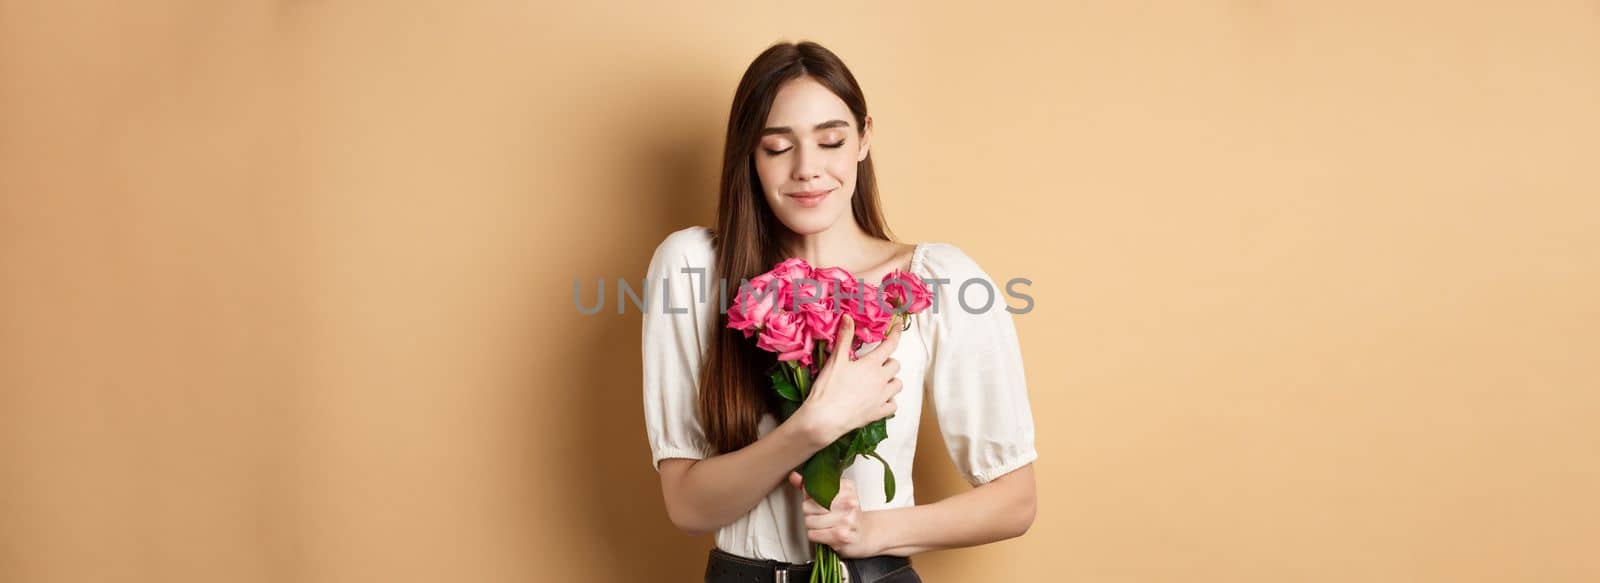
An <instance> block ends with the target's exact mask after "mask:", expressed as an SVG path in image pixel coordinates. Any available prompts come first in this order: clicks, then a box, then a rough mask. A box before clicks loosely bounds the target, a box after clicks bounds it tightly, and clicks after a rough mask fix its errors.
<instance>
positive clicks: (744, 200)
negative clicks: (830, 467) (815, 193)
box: [700, 41, 890, 453]
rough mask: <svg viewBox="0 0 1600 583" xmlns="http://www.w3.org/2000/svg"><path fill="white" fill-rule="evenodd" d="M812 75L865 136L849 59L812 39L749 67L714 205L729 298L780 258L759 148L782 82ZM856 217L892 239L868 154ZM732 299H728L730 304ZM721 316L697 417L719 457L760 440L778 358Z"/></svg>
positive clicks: (863, 108)
mask: <svg viewBox="0 0 1600 583" xmlns="http://www.w3.org/2000/svg"><path fill="white" fill-rule="evenodd" d="M802 75H804V76H809V77H811V78H813V79H815V80H816V81H817V82H818V83H821V84H822V86H824V87H827V88H828V89H829V90H830V91H832V92H833V94H834V95H837V96H839V99H841V100H843V101H844V103H845V105H846V106H848V107H849V108H850V113H851V115H852V116H854V117H855V120H856V128H857V131H858V132H861V133H864V132H865V131H866V117H867V100H866V97H865V96H864V95H863V94H862V92H861V86H860V85H858V84H857V83H856V78H855V76H854V75H851V74H850V69H849V68H847V67H845V66H844V61H842V60H840V59H839V57H838V56H837V55H835V54H833V52H832V51H829V50H828V49H826V48H823V47H822V45H819V44H817V43H814V42H809V41H806V42H800V43H787V42H785V43H778V44H775V45H772V46H771V47H769V48H768V49H767V50H765V51H763V52H762V53H761V54H760V55H758V56H756V58H755V60H754V61H752V62H751V63H750V67H749V68H747V69H745V72H744V77H743V78H742V79H740V80H739V88H738V89H737V90H736V91H735V92H734V95H733V109H732V111H730V112H729V113H728V135H727V140H726V142H725V144H724V147H723V156H722V184H721V187H720V189H719V190H720V197H719V199H718V203H717V229H716V230H715V232H714V235H713V237H714V238H713V242H714V244H715V246H716V253H717V259H716V261H717V277H719V278H721V279H722V281H724V282H726V284H725V285H726V286H727V287H728V294H729V296H732V295H733V294H734V293H736V292H737V291H738V286H739V284H740V283H741V282H743V281H746V280H748V279H750V278H752V277H755V276H757V275H760V274H761V273H764V272H766V271H767V270H768V269H771V268H772V266H773V265H774V264H776V263H778V262H779V261H782V260H783V259H784V257H782V256H781V255H782V250H781V249H779V241H780V239H779V234H780V232H781V230H782V229H785V228H787V227H784V226H783V225H782V224H781V223H779V222H778V218H777V216H775V215H774V214H773V213H772V208H771V207H769V206H768V205H767V199H766V197H765V195H764V193H763V192H762V190H761V181H760V180H758V179H757V177H756V167H755V158H754V155H755V149H756V147H757V146H758V145H759V143H760V141H761V130H762V128H763V126H764V125H765V124H766V121H767V114H768V113H769V112H770V111H771V110H772V100H773V97H774V96H776V95H777V93H778V88H779V87H780V86H781V85H783V84H784V82H786V81H789V80H792V79H797V78H799V77H801V76H802ZM850 210H851V214H852V215H854V217H855V221H856V224H857V225H860V226H861V229H862V230H863V231H866V233H867V234H868V235H871V236H873V237H877V238H879V239H884V240H890V235H889V227H888V225H887V223H886V222H885V221H884V218H883V211H882V209H881V208H879V205H878V185H877V179H876V178H875V177H874V175H873V172H872V154H871V152H870V151H869V152H868V153H867V156H866V157H865V158H863V159H862V160H861V161H860V162H859V163H857V167H856V185H855V197H854V199H853V200H852V202H851V207H850ZM730 301H731V300H730ZM722 324H723V322H722V320H721V318H719V319H718V325H717V326H716V332H715V333H713V334H712V335H711V345H710V346H709V347H708V348H709V349H708V351H707V356H706V361H705V363H704V365H703V367H704V368H703V369H702V370H701V373H702V374H701V375H700V420H701V425H702V426H703V427H704V428H705V433H706V441H708V442H709V443H710V444H711V446H712V447H715V448H716V449H717V451H718V452H719V453H726V452H731V451H734V450H738V449H740V448H743V447H744V446H746V445H750V444H751V443H753V442H755V440H756V437H757V433H758V427H757V426H758V424H759V423H760V421H761V417H762V415H763V414H765V413H767V412H769V411H772V409H771V406H772V403H771V401H770V399H769V397H768V396H767V393H770V392H771V391H769V390H766V387H767V385H768V384H769V382H770V381H768V380H767V379H766V378H765V375H764V372H765V371H766V370H767V369H768V368H769V367H770V366H771V365H772V364H773V362H775V360H774V358H775V357H774V356H773V355H772V354H770V353H767V352H763V351H761V350H760V349H757V348H756V347H755V343H754V342H751V341H750V340H748V339H746V338H744V335H743V334H742V333H740V332H738V331H736V330H732V329H729V328H728V327H727V326H725V325H722Z"/></svg>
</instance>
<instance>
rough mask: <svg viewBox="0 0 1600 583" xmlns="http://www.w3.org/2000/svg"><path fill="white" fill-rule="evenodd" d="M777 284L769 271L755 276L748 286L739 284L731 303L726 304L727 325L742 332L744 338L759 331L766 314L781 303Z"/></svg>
mask: <svg viewBox="0 0 1600 583" xmlns="http://www.w3.org/2000/svg"><path fill="white" fill-rule="evenodd" d="M777 285H778V282H777V281H776V280H775V279H774V278H773V277H772V274H771V273H763V274H761V275H758V276H756V277H755V278H754V279H751V280H750V284H749V285H748V286H745V285H743V284H741V285H740V290H739V293H738V295H736V296H734V298H733V305H731V306H728V327H729V328H733V329H734V330H739V331H741V332H744V337H745V338H749V337H750V336H751V335H752V334H755V333H756V332H759V331H760V330H761V327H762V326H763V325H765V323H766V321H767V316H768V315H769V314H771V313H772V310H773V309H774V308H777V307H778V306H780V305H781V304H780V303H779V301H780V298H779V294H778V292H779V291H780V289H779V288H778V287H776V286H777Z"/></svg>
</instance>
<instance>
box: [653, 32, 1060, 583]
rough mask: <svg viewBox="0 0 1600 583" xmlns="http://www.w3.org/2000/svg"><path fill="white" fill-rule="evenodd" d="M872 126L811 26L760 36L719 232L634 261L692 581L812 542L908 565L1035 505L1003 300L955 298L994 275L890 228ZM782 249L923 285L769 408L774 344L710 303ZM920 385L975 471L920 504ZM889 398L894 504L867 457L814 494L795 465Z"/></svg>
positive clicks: (754, 569)
mask: <svg viewBox="0 0 1600 583" xmlns="http://www.w3.org/2000/svg"><path fill="white" fill-rule="evenodd" d="M871 141H872V118H871V117H870V116H868V115H867V107H866V101H865V99H864V98H863V96H862V92H861V88H860V87H859V86H858V85H857V84H856V80H855V78H854V77H853V76H852V75H851V74H850V71H849V70H848V69H847V68H845V66H844V63H843V62H841V61H840V60H839V58H838V57H837V56H835V55H834V54H833V53H832V52H829V51H828V50H827V49H825V48H823V47H821V46H819V45H817V44H815V43H810V42H802V43H798V44H794V43H781V44H777V45H774V46H772V47H771V48H769V49H767V50H766V51H765V52H763V53H761V55H759V56H757V57H756V59H755V61H754V62H752V63H751V64H750V67H749V69H748V70H746V71H745V74H744V77H743V79H741V80H740V82H739V87H738V90H737V91H736V93H735V95H734V101H733V109H732V112H731V113H730V116H729V119H728V134H727V143H726V147H725V151H724V157H723V170H722V183H721V188H720V190H721V199H720V202H719V206H718V209H717V214H718V217H717V230H716V231H714V232H713V231H711V230H708V229H706V228H703V227H691V228H688V229H684V230H681V231H678V232H675V233H673V234H672V235H670V236H668V237H667V239H666V240H665V241H663V242H662V243H661V245H660V246H659V247H658V248H657V249H656V251H655V255H654V257H652V259H651V261H650V267H649V271H648V276H647V277H648V279H647V280H646V282H647V284H648V285H650V286H654V285H663V286H664V289H663V290H662V293H661V294H659V295H658V294H652V298H653V299H655V300H662V299H665V301H666V303H657V304H652V305H653V307H650V308H649V309H647V310H646V313H645V315H644V322H643V355H644V397H645V426H646V433H647V437H648V438H649V441H650V446H651V452H652V455H653V457H654V463H655V465H656V469H657V471H658V472H659V473H660V477H661V488H662V493H663V496H664V498H665V500H666V507H667V514H668V516H669V518H670V519H671V520H672V522H673V524H675V525H677V526H678V527H679V528H680V529H682V530H684V531H686V532H688V533H691V534H698V533H709V532H715V533H716V548H714V549H712V550H711V556H710V557H709V559H708V562H707V566H706V581H707V582H709V583H715V582H720V581H803V580H805V578H806V577H809V575H810V561H811V559H812V557H813V556H814V554H813V546H812V545H813V543H823V544H827V545H829V546H831V547H833V549H834V550H835V551H837V552H838V554H839V555H840V557H842V558H844V559H845V561H844V562H845V565H846V571H847V573H846V576H847V578H848V580H850V581H855V582H858V583H871V582H874V581H885V582H904V581H921V579H920V578H919V577H918V575H917V574H916V572H915V570H914V569H913V568H912V567H911V564H910V559H909V558H908V557H910V556H911V555H912V554H914V553H918V552H922V551H928V550H935V549H944V548H952V547H962V546H973V545H980V544H984V543H988V542H993V541H997V540H1002V539H1006V538H1010V537H1015V536H1019V535H1021V534H1022V533H1023V532H1025V531H1026V530H1027V529H1028V526H1029V525H1030V524H1031V523H1032V522H1033V515H1034V478H1033V466H1032V462H1033V461H1034V460H1035V459H1037V457H1038V454H1037V453H1036V451H1035V450H1034V443H1033V440H1034V430H1033V419H1032V415H1031V411H1030V409H1029V405H1028V396H1027V390H1026V387H1025V385H1024V379H1023V369H1022V358H1021V350H1020V349H1019V347H1018V345H1017V338H1016V332H1015V327H1014V325H1013V322H1012V320H1011V315H1010V313H1008V312H1007V311H1006V310H1005V309H1004V308H1005V302H1004V301H1003V300H998V299H996V300H995V301H994V302H993V303H992V304H991V305H990V306H988V309H984V310H976V309H972V307H971V306H975V305H982V304H983V303H984V302H983V301H982V300H981V299H973V300H972V301H971V302H970V304H969V303H967V302H961V301H960V300H959V299H958V298H957V296H958V293H957V290H958V289H961V290H963V291H965V293H966V294H967V296H968V297H969V298H974V297H977V296H979V295H980V294H978V293H976V292H972V291H970V290H966V289H965V288H966V287H981V286H979V285H971V286H963V284H964V283H965V282H968V281H973V283H974V284H986V285H987V286H988V288H987V289H988V290H989V291H990V292H991V296H990V297H993V291H994V290H996V289H997V288H996V287H995V286H994V281H993V280H992V279H990V278H989V276H988V275H987V274H986V273H984V271H983V270H982V269H980V268H979V267H978V265H977V264H976V263H974V262H973V260H972V259H971V258H970V257H968V256H967V255H966V254H965V253H963V252H962V251H961V250H960V249H959V248H957V247H955V246H954V245H949V244H944V243H932V242H925V243H921V244H917V245H908V244H904V243H899V242H896V241H894V240H892V238H891V237H890V235H889V232H888V228H887V226H886V225H885V221H884V219H883V215H882V213H881V211H880V210H879V205H878V193H877V187H876V183H875V180H874V178H873V171H872V158H871V157H870V156H869V154H868V151H869V148H870V145H871ZM788 257H799V258H802V259H805V260H806V261H807V262H808V263H810V264H811V265H813V266H815V267H818V268H821V267H829V266H837V267H842V268H844V269H846V270H849V271H850V272H851V273H853V274H855V275H856V276H857V277H859V278H861V279H862V280H865V281H867V282H872V283H877V282H880V281H881V280H882V279H883V277H884V275H886V274H888V273H889V272H891V271H895V270H905V271H910V272H912V273H913V274H915V275H917V276H920V277H922V278H923V279H924V280H927V281H934V282H935V283H934V285H935V286H936V287H938V289H936V298H935V303H934V307H933V309H930V310H926V311H923V312H921V313H918V314H916V315H915V316H913V317H912V326H911V328H909V329H908V330H906V331H904V332H895V333H893V334H891V335H890V336H889V337H888V338H886V339H885V340H884V341H883V342H881V343H879V344H877V345H876V346H874V345H868V346H864V347H863V349H862V351H861V353H860V356H859V358H858V359H856V360H851V359H849V358H838V359H831V360H830V361H829V362H828V363H827V364H826V365H824V367H823V371H822V373H821V374H820V375H819V376H818V378H817V380H816V382H815V385H814V387H813V388H812V392H811V394H810V396H809V397H808V398H807V399H806V400H805V401H804V403H803V405H802V406H801V407H800V409H799V411H797V412H795V413H794V414H793V415H792V416H790V417H789V418H788V419H787V420H785V421H784V422H783V423H782V424H779V423H777V421H776V419H777V418H776V416H775V415H774V414H773V412H772V410H771V409H770V408H769V407H770V403H769V401H768V400H767V397H766V395H767V393H770V392H771V391H770V389H769V388H768V381H767V379H765V378H764V377H763V376H762V371H763V370H765V369H766V368H768V367H769V366H771V364H772V358H773V357H772V355H771V354H770V353H765V352H762V351H760V350H758V349H756V348H755V347H754V343H753V342H751V341H749V340H748V339H746V338H744V337H743V335H742V334H741V333H739V332H737V331H734V330H731V329H729V328H727V326H726V320H725V317H726V316H725V315H724V313H725V311H726V308H725V307H724V306H725V305H726V301H727V300H726V297H728V295H731V294H728V293H727V290H728V288H733V291H737V286H738V284H739V282H740V281H743V280H746V279H749V278H752V277H754V276H756V275H759V274H761V273H763V272H765V271H767V270H768V269H770V268H771V267H772V266H773V265H774V264H776V263H778V262H779V261H781V260H782V259H784V258H788ZM701 270H704V271H701ZM647 289H653V288H652V287H647ZM851 326H853V323H851V322H850V321H849V320H848V319H846V320H845V321H844V322H843V323H842V324H841V327H842V328H845V329H846V330H848V328H849V327H851ZM848 334H850V332H849V331H843V332H841V337H844V338H848V337H849V336H848ZM907 388H909V389H911V390H904V389H907ZM924 391H926V393H927V395H928V396H929V398H930V399H932V405H933V409H934V411H935V412H936V415H937V416H938V419H939V426H940V429H941V430H942V431H943V436H944V442H945V445H946V447H947V448H948V449H949V452H950V456H951V459H952V460H954V462H955V465H956V467H957V468H958V469H959V470H960V471H961V472H962V473H963V474H964V475H965V477H966V478H967V480H968V481H969V482H970V483H972V484H973V485H974V486H976V487H975V488H974V489H972V490H970V491H967V492H963V493H961V494H959V495H956V496H952V497H950V498H947V499H944V500H941V501H939V502H937V503H934V504H925V505H921V506H918V505H915V503H914V498H913V487H912V483H911V462H912V457H913V455H914V453H915V450H916V437H917V426H918V424H919V421H920V413H921V410H922V396H923V393H924ZM896 411H900V412H902V414H899V415H895V417H894V418H892V419H890V420H889V422H888V429H889V431H888V433H889V437H888V439H887V440H886V441H884V442H882V443H881V444H879V445H878V452H879V454H880V455H882V456H883V457H884V458H885V459H886V460H887V461H888V462H889V463H890V465H891V466H892V467H893V470H894V474H895V475H896V476H897V477H898V491H897V493H896V497H895V498H894V500H893V501H886V500H885V496H884V492H883V488H882V487H881V484H882V483H883V469H882V467H881V466H880V465H879V464H873V463H857V464H854V465H852V466H851V467H850V468H849V469H847V470H846V471H845V473H844V479H843V480H842V481H841V487H840V492H839V494H838V496H837V497H836V498H835V499H834V502H833V504H832V505H831V508H823V507H822V506H821V505H819V504H817V503H816V502H815V501H812V500H811V499H810V498H809V497H807V496H806V495H805V490H804V488H803V487H802V486H801V482H800V476H799V474H798V473H796V472H794V469H795V468H797V467H799V466H800V465H801V464H802V463H803V462H804V461H805V460H806V458H808V457H810V456H811V454H812V453H814V452H816V451H818V450H820V449H822V447H823V446H824V445H825V444H827V443H829V442H832V441H833V440H834V439H837V438H838V437H839V436H841V435H843V434H844V433H845V432H847V431H849V430H851V429H854V428H856V427H860V426H862V425H866V424H867V423H868V422H870V421H873V420H875V419H880V418H883V417H884V416H886V415H888V414H890V413H894V412H896Z"/></svg>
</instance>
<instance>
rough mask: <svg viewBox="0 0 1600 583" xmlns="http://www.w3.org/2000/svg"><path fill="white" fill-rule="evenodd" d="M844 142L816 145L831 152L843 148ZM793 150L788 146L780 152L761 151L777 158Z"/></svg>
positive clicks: (792, 147) (765, 149)
mask: <svg viewBox="0 0 1600 583" xmlns="http://www.w3.org/2000/svg"><path fill="white" fill-rule="evenodd" d="M844 142H845V141H844V140H839V142H838V143H835V144H817V145H819V146H822V147H824V148H828V149H830V150H831V149H833V148H839V147H843V146H844ZM793 149H794V146H789V147H787V148H784V149H782V150H772V149H768V148H762V149H761V150H762V151H764V152H766V153H767V155H768V156H777V155H778V154H782V153H784V152H788V151H789V150H793Z"/></svg>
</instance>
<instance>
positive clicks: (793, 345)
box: [756, 311, 812, 365]
mask: <svg viewBox="0 0 1600 583" xmlns="http://www.w3.org/2000/svg"><path fill="white" fill-rule="evenodd" d="M756 347H757V348H760V349H762V350H765V351H768V352H776V353H778V360H780V361H791V360H794V361H799V362H800V363H801V364H805V365H810V364H811V361H812V358H811V348H812V344H811V334H810V332H809V331H808V330H807V329H806V325H805V319H804V318H803V317H802V316H800V315H799V314H795V313H793V312H784V311H773V312H772V313H771V314H768V315H767V321H766V325H765V326H763V327H762V329H761V334H760V335H758V336H757V337H756Z"/></svg>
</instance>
